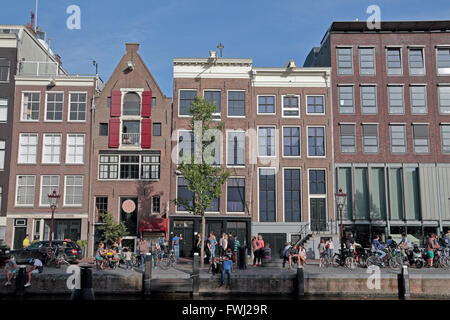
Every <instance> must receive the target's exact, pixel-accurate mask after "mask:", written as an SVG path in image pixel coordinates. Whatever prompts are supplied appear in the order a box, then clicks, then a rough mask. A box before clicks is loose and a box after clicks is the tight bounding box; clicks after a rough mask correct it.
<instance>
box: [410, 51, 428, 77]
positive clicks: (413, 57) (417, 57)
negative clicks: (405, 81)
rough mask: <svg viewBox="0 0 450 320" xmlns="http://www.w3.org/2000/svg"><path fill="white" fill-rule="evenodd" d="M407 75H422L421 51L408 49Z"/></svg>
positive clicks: (423, 71)
mask: <svg viewBox="0 0 450 320" xmlns="http://www.w3.org/2000/svg"><path fill="white" fill-rule="evenodd" d="M408 53H409V74H411V75H424V74H425V64H424V61H423V49H421V48H417V49H409V50H408Z"/></svg>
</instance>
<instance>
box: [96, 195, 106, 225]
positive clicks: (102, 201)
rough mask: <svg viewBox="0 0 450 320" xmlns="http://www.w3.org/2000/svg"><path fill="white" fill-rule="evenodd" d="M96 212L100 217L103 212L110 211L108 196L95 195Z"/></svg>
mask: <svg viewBox="0 0 450 320" xmlns="http://www.w3.org/2000/svg"><path fill="white" fill-rule="evenodd" d="M95 213H96V216H97V217H99V218H100V215H101V214H106V213H108V197H95ZM99 221H100V220H99Z"/></svg>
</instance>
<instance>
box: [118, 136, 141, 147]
mask: <svg viewBox="0 0 450 320" xmlns="http://www.w3.org/2000/svg"><path fill="white" fill-rule="evenodd" d="M139 137H140V134H139V133H122V145H123V146H137V147H138V146H139Z"/></svg>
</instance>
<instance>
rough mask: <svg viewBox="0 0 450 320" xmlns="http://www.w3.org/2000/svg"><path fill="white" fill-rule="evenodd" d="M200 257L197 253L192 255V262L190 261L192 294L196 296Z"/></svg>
mask: <svg viewBox="0 0 450 320" xmlns="http://www.w3.org/2000/svg"><path fill="white" fill-rule="evenodd" d="M199 267H200V256H199V255H198V252H196V253H194V260H193V261H192V294H194V295H198V290H199V288H200V270H199Z"/></svg>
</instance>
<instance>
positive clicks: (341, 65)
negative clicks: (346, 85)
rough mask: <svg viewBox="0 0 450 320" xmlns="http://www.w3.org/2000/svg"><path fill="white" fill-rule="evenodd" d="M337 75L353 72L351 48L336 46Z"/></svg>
mask: <svg viewBox="0 0 450 320" xmlns="http://www.w3.org/2000/svg"><path fill="white" fill-rule="evenodd" d="M336 54H337V65H338V75H352V74H353V50H352V48H337V49H336Z"/></svg>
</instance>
